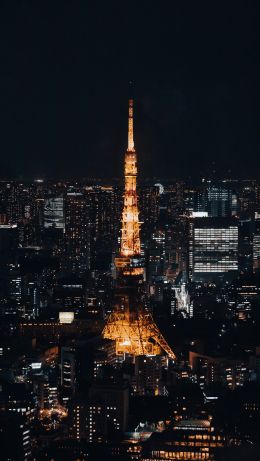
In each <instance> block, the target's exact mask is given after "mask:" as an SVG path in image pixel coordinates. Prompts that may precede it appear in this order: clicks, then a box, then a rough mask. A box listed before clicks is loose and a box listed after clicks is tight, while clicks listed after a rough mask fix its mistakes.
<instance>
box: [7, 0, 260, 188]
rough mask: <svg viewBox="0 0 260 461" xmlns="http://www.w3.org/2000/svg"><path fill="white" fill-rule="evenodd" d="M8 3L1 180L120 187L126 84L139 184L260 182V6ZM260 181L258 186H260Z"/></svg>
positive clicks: (125, 128)
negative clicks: (97, 181)
mask: <svg viewBox="0 0 260 461" xmlns="http://www.w3.org/2000/svg"><path fill="white" fill-rule="evenodd" d="M14 4H15V7H10V6H9V5H6V4H5V5H4V6H2V14H1V19H0V21H1V32H0V37H1V40H0V56H1V62H2V66H1V72H0V88H1V94H0V95H1V112H0V113H1V118H0V122H1V127H2V130H1V137H0V149H1V154H2V155H1V160H2V161H1V177H3V178H8V179H9V178H10V179H11V178H13V179H18V178H26V179H28V178H34V177H38V176H39V177H44V178H62V177H64V178H67V177H70V176H72V177H75V178H83V177H100V178H114V177H117V178H122V171H123V170H122V168H123V156H124V150H125V148H126V143H127V98H128V81H129V80H133V81H134V97H135V145H136V150H137V154H138V162H139V164H138V167H139V172H140V176H141V177H144V178H145V177H151V178H153V177H157V178H161V179H162V180H163V178H169V177H172V178H189V177H192V178H194V179H198V178H200V177H202V176H206V177H208V176H209V175H210V174H211V173H212V168H213V167H212V165H213V164H214V165H215V166H214V168H215V170H216V176H219V177H220V178H223V177H227V176H230V177H233V178H236V177H239V178H240V177H241V178H242V177H243V178H250V177H253V178H255V176H256V171H258V166H259V161H258V157H259V145H260V142H259V141H260V136H259V125H260V123H259V122H260V120H259V106H260V104H259V102H260V101H259V99H260V98H259V60H258V42H260V40H259V38H260V37H259V29H258V15H257V7H256V5H254V3H253V2H252V3H251V2H249V4H247V6H246V7H245V8H243V7H242V6H240V5H237V4H236V5H235V7H233V5H231V4H228V5H227V4H226V5H225V7H223V8H222V7H221V5H215V6H212V5H208V4H207V3H206V2H205V3H204V2H202V4H201V5H199V6H198V5H194V3H192V2H188V3H187V5H186V8H185V6H184V5H174V6H172V7H171V8H168V9H167V8H165V7H164V8H163V7H162V6H158V5H157V6H156V7H155V6H153V5H151V4H150V3H149V4H148V3H147V4H146V3H145V4H143V5H141V6H140V5H138V3H135V2H131V4H130V3H126V4H125V3H124V5H123V4H121V3H120V2H115V3H113V4H109V5H108V4H105V3H104V5H102V4H101V5H95V4H94V2H93V4H92V2H88V5H86V4H84V3H83V2H79V3H78V4H77V5H75V4H71V2H55V4H53V2H48V1H47V2H46V4H45V5H44V6H42V5H32V4H30V2H23V4H22V5H21V4H20V3H19V2H14ZM256 179H258V178H256Z"/></svg>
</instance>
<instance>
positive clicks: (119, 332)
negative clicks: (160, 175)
mask: <svg viewBox="0 0 260 461" xmlns="http://www.w3.org/2000/svg"><path fill="white" fill-rule="evenodd" d="M133 129H134V127H133V99H130V100H129V113H128V148H127V151H126V153H125V169H124V173H125V191H124V206H123V213H122V231H121V232H122V233H121V246H120V253H119V256H118V257H117V258H115V266H116V269H117V287H116V293H115V303H114V309H113V312H112V313H111V315H110V316H109V318H108V320H107V323H106V326H105V328H104V330H103V337H104V338H107V339H112V340H114V341H115V342H116V353H117V355H124V354H130V355H132V356H137V355H147V354H155V355H158V354H160V353H161V350H162V349H163V350H164V351H165V352H166V353H167V354H168V356H169V357H170V358H172V359H174V358H175V354H174V353H173V351H172V350H171V348H170V346H169V345H168V343H167V342H166V341H165V339H164V337H163V336H162V334H161V332H160V330H159V329H158V327H157V325H156V324H155V322H154V320H153V318H152V316H151V314H150V312H149V311H148V310H147V308H145V302H144V300H145V296H144V288H143V287H144V284H143V272H144V269H143V264H142V259H141V256H140V252H141V244H140V222H139V216H138V215H139V213H138V202H137V191H136V177H137V158H136V152H135V148H134V134H133Z"/></svg>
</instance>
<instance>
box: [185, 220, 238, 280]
mask: <svg viewBox="0 0 260 461" xmlns="http://www.w3.org/2000/svg"><path fill="white" fill-rule="evenodd" d="M189 269H190V277H191V279H192V280H193V281H203V280H215V279H216V278H218V277H221V276H222V277H223V276H225V277H229V276H232V275H234V274H235V273H236V272H237V271H238V223H237V221H236V220H235V219H234V220H230V219H226V218H195V219H193V220H192V221H191V223H190V243H189Z"/></svg>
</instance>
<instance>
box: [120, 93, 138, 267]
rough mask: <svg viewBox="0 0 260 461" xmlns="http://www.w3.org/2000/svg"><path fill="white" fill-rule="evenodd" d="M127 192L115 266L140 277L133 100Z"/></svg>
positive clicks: (131, 101)
mask: <svg viewBox="0 0 260 461" xmlns="http://www.w3.org/2000/svg"><path fill="white" fill-rule="evenodd" d="M124 174H125V191H124V207H123V213H122V230H121V247H120V256H119V257H118V258H115V265H116V268H117V269H118V270H119V271H123V272H124V274H125V275H127V274H130V273H131V274H132V275H134V274H135V275H138V274H139V275H140V274H142V273H143V268H142V267H138V265H139V264H138V260H140V253H141V243H140V223H139V211H138V204H137V191H136V177H137V157H136V152H135V148H134V120H133V99H129V108H128V148H127V151H126V153H125V168H124Z"/></svg>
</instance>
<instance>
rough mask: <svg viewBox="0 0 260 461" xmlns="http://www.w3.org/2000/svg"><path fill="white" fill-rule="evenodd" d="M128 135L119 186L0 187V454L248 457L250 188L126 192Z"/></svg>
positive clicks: (253, 424)
mask: <svg viewBox="0 0 260 461" xmlns="http://www.w3.org/2000/svg"><path fill="white" fill-rule="evenodd" d="M128 134H129V137H128V149H127V152H126V155H125V186H124V188H123V187H122V186H121V185H120V184H119V183H117V182H116V181H114V182H113V183H112V182H111V183H110V184H107V183H105V182H101V181H99V180H88V181H87V180H86V181H81V182H77V181H62V180H61V181H42V180H36V181H33V182H29V181H27V182H26V181H2V182H0V320H1V322H0V444H1V451H2V453H3V456H4V458H3V459H5V460H26V461H30V460H37V461H38V460H39V461H41V460H55V461H58V460H70V461H71V460H75V461H76V460H86V459H88V460H92V459H93V460H99V459H108V460H110V459H111V460H118V461H121V460H126V461H127V460H133V461H148V460H149V461H150V460H154V461H158V460H160V461H163V460H185V459H187V460H200V459H205V460H218V459H221V456H222V455H223V456H224V454H226V455H227V456H229V454H231V455H232V454H233V452H235V453H237V457H238V459H239V456H240V455H241V453H244V450H248V452H249V453H252V454H254V450H255V449H257V444H258V442H259V437H260V434H259V427H260V426H259V422H260V413H259V411H260V392H259V389H260V343H259V337H258V331H259V323H260V315H259V302H260V277H259V274H260V183H258V182H257V181H254V180H243V181H238V180H225V181H223V180H216V179H213V178H211V179H203V180H202V181H201V182H200V183H191V181H180V180H172V181H165V182H164V184H163V185H162V184H161V183H159V182H158V183H154V182H148V181H147V182H144V183H142V184H138V187H137V189H136V176H137V166H136V161H137V157H136V153H135V149H134V141H133V106H132V100H130V105H129V130H128ZM250 450H251V451H250ZM223 459H224V458H223ZM252 459H253V458H252ZM255 459H256V458H255Z"/></svg>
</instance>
